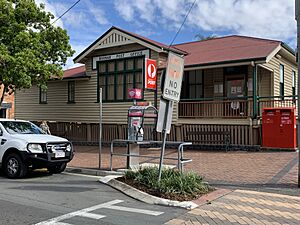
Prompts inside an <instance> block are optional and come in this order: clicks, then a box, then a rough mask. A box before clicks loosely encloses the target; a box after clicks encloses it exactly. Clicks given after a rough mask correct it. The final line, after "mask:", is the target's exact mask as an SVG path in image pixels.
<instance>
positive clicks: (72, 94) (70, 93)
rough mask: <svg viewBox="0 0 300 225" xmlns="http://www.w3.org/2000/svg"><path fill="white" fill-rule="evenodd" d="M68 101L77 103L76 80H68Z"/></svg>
mask: <svg viewBox="0 0 300 225" xmlns="http://www.w3.org/2000/svg"><path fill="white" fill-rule="evenodd" d="M68 103H75V81H69V82H68Z"/></svg>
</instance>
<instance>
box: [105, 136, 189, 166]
mask: <svg viewBox="0 0 300 225" xmlns="http://www.w3.org/2000/svg"><path fill="white" fill-rule="evenodd" d="M115 143H126V144H127V146H128V144H130V143H136V144H162V141H152V140H151V141H133V140H127V139H114V140H112V141H111V144H110V166H109V169H110V170H111V171H112V161H113V155H118V156H130V157H140V158H150V159H159V158H160V157H159V156H148V155H132V154H130V153H114V151H113V149H114V144H115ZM174 144H176V145H178V148H177V158H173V157H164V159H169V160H177V168H178V169H179V170H180V171H183V163H184V162H186V161H187V160H189V161H192V159H184V158H183V147H184V146H187V145H192V144H193V143H192V142H178V141H167V142H166V145H174ZM127 164H128V162H127Z"/></svg>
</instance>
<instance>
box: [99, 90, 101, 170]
mask: <svg viewBox="0 0 300 225" xmlns="http://www.w3.org/2000/svg"><path fill="white" fill-rule="evenodd" d="M99 97H100V98H99V169H101V162H102V88H100V90H99Z"/></svg>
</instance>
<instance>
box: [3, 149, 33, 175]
mask: <svg viewBox="0 0 300 225" xmlns="http://www.w3.org/2000/svg"><path fill="white" fill-rule="evenodd" d="M27 171H28V168H27V166H26V165H25V164H24V162H23V161H22V159H21V157H20V156H19V155H17V154H15V153H12V154H9V155H8V156H7V157H6V159H5V160H4V172H5V174H6V176H7V177H8V178H22V177H24V176H26V174H27Z"/></svg>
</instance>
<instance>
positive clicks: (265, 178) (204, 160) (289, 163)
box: [68, 146, 300, 224]
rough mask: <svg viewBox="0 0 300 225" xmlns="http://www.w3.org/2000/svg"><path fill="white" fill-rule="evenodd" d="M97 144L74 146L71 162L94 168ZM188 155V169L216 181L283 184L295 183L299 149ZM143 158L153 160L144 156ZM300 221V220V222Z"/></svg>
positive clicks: (119, 163)
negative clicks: (73, 155) (292, 150)
mask: <svg viewBox="0 0 300 225" xmlns="http://www.w3.org/2000/svg"><path fill="white" fill-rule="evenodd" d="M98 149H99V148H98V146H75V151H76V152H75V157H74V159H73V160H72V161H71V162H70V163H69V164H68V165H69V166H72V167H83V168H94V169H97V168H98V166H99V163H98V158H99V154H98V152H99V150H98ZM102 152H103V154H102V169H108V167H109V159H110V156H109V149H108V148H103V150H102ZM116 152H123V153H125V152H126V148H116ZM140 153H141V154H145V155H151V156H153V155H155V156H159V153H160V151H157V150H156V151H149V150H147V149H141V151H140ZM166 155H167V156H168V157H177V152H176V150H174V149H172V150H167V151H166ZM184 156H185V157H186V158H191V159H192V160H193V161H192V162H191V163H189V164H186V166H185V170H193V171H195V172H197V173H198V174H200V175H202V176H204V178H205V179H206V180H207V181H209V182H210V183H213V184H223V185H224V184H234V185H237V184H238V185H248V186H251V185H262V184H263V185H271V186H272V185H273V186H274V185H276V186H278V185H281V186H282V187H296V185H297V174H298V173H297V171H298V168H297V166H298V165H297V163H298V159H297V157H298V153H296V152H238V151H232V152H227V153H226V152H224V151H220V152H217V151H214V152H208V151H199V150H186V151H185V152H184ZM140 162H141V163H143V162H150V163H151V162H153V163H157V162H158V161H157V160H149V159H145V158H141V159H140ZM165 163H166V164H176V161H170V160H166V161H165ZM125 166H126V157H124V156H114V157H113V169H118V168H125ZM299 224H300V223H299Z"/></svg>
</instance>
